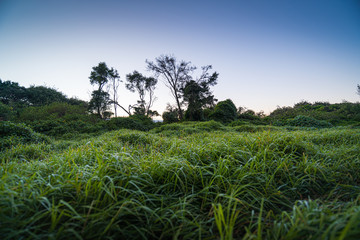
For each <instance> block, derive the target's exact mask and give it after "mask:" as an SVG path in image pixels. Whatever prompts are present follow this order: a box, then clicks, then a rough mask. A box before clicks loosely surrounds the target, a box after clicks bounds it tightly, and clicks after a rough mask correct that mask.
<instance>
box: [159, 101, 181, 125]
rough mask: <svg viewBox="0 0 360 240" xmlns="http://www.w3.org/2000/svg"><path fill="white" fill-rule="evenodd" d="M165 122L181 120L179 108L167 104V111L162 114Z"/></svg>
mask: <svg viewBox="0 0 360 240" xmlns="http://www.w3.org/2000/svg"><path fill="white" fill-rule="evenodd" d="M162 119H163V121H164V123H174V122H178V121H179V111H178V109H177V108H174V107H172V106H171V105H167V107H166V111H164V112H163V114H162Z"/></svg>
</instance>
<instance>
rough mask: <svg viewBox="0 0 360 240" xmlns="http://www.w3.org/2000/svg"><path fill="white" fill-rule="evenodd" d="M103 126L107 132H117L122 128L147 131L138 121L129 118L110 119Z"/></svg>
mask: <svg viewBox="0 0 360 240" xmlns="http://www.w3.org/2000/svg"><path fill="white" fill-rule="evenodd" d="M105 126H106V128H107V129H108V130H117V129H122V128H126V129H133V130H140V131H146V130H148V128H147V127H146V126H145V125H143V124H142V123H141V122H140V120H135V119H133V118H129V117H116V118H111V119H110V120H108V121H106V123H105Z"/></svg>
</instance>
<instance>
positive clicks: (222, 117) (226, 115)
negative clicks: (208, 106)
mask: <svg viewBox="0 0 360 240" xmlns="http://www.w3.org/2000/svg"><path fill="white" fill-rule="evenodd" d="M209 117H210V119H213V120H215V121H220V122H223V123H229V122H232V121H234V120H235V119H236V107H235V104H234V103H233V102H232V101H231V100H230V99H227V100H225V101H221V102H219V103H218V104H216V106H215V108H214V111H213V112H212V113H211V114H210V116H209Z"/></svg>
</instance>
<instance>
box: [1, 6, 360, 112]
mask: <svg viewBox="0 0 360 240" xmlns="http://www.w3.org/2000/svg"><path fill="white" fill-rule="evenodd" d="M161 54H173V55H174V56H176V57H177V59H179V60H186V61H191V62H192V63H193V64H194V65H196V66H198V67H200V66H204V65H208V64H211V65H212V66H213V70H215V71H217V72H218V73H219V74H220V75H219V79H218V85H216V86H215V87H214V88H213V90H214V91H213V92H214V95H215V97H216V98H218V99H219V100H225V99H227V98H230V99H232V100H233V101H234V103H235V104H236V106H238V107H239V106H243V107H247V108H249V109H253V110H255V111H260V110H263V111H265V113H269V112H270V111H272V110H274V109H276V107H277V106H293V105H294V104H295V103H297V102H299V101H302V100H306V101H309V102H315V101H329V102H330V103H337V102H342V101H343V100H347V101H350V102H356V101H359V100H360V97H359V96H358V95H356V85H357V84H360V1H358V0H346V1H341V0H337V1H334V0H291V1H289V0H288V1H286V0H283V1H280V0H276V1H268V0H262V1H260V0H252V1H250V0H237V1H236V0H233V1H230V0H222V1H213V0H206V1H202V0H198V1H195V0H192V1H189V0H182V1H170V0H167V1H155V0H154V1H150V0H149V1H146V0H119V1H109V0H105V1H104V0H102V1H74V0H61V1H59V0H58V1H57V0H0V79H2V80H11V81H14V82H18V83H19V84H20V85H23V86H26V87H29V86H30V85H46V86H48V87H54V88H56V89H57V90H59V91H61V92H63V93H64V94H66V95H67V96H68V97H72V96H76V97H78V98H80V99H83V100H89V99H90V93H91V91H92V90H93V89H94V87H93V86H91V85H90V82H89V79H88V77H89V76H90V72H91V70H92V67H93V66H96V65H97V64H98V63H99V62H101V61H104V62H106V63H107V65H108V66H109V67H114V68H116V69H117V70H118V72H119V74H120V76H121V79H122V80H125V75H126V74H128V73H130V72H132V71H134V70H138V71H140V72H142V73H143V74H145V75H147V76H150V75H151V73H150V72H147V71H146V63H145V60H146V59H148V60H154V59H155V58H156V57H158V56H160V55H161ZM156 95H157V97H158V99H157V101H156V102H155V105H154V109H155V110H158V111H159V112H160V113H162V112H163V111H164V110H165V107H166V104H167V103H171V104H174V103H175V100H174V99H173V98H172V96H171V94H170V91H169V90H168V89H167V88H166V87H165V86H164V84H163V82H161V81H160V82H159V84H158V87H157V90H156ZM136 100H137V95H136V94H134V93H130V92H129V91H128V90H126V89H125V86H124V84H122V89H121V90H120V96H119V101H120V103H121V104H122V105H125V106H128V105H129V104H134V103H136ZM122 114H124V113H122Z"/></svg>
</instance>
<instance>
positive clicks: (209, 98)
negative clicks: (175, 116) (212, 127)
mask: <svg viewBox="0 0 360 240" xmlns="http://www.w3.org/2000/svg"><path fill="white" fill-rule="evenodd" d="M211 68H212V67H211V65H208V66H205V67H202V70H203V73H202V74H201V76H200V78H199V79H198V80H197V81H195V80H190V81H188V82H186V84H185V87H184V88H183V89H182V92H183V97H184V102H185V103H187V105H188V106H187V110H186V112H185V119H187V120H190V121H201V120H203V119H204V114H203V109H204V108H206V107H207V108H211V107H214V105H215V102H216V101H217V99H215V98H214V95H212V92H211V91H210V86H214V85H215V84H216V83H217V78H218V76H219V74H218V73H216V72H214V73H213V74H212V75H210V74H209V73H208V71H209V70H210V69H211Z"/></svg>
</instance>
